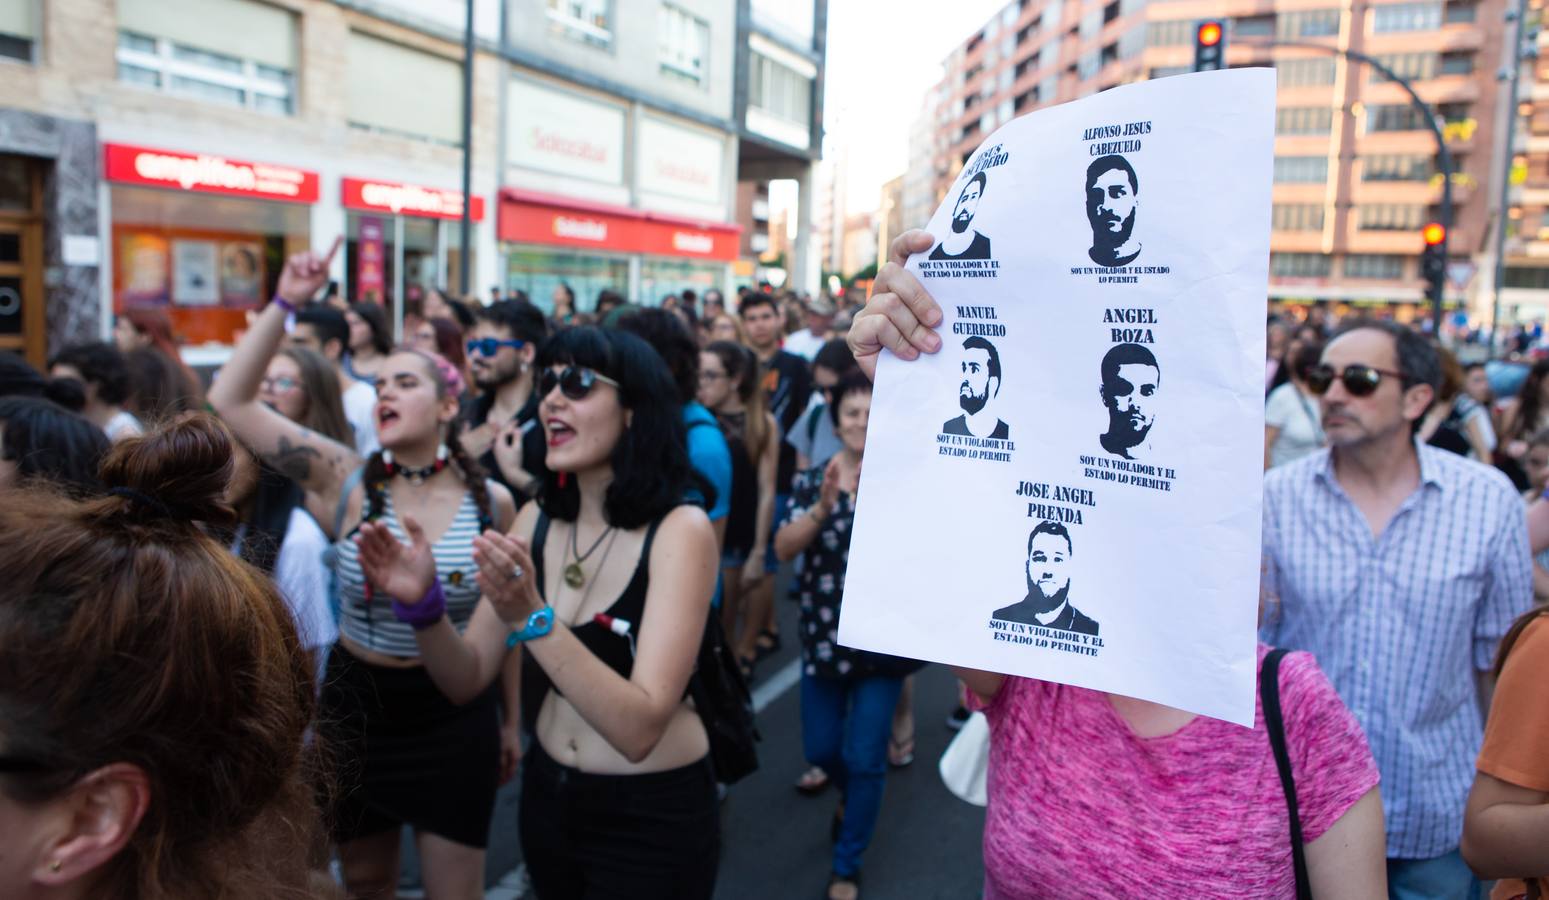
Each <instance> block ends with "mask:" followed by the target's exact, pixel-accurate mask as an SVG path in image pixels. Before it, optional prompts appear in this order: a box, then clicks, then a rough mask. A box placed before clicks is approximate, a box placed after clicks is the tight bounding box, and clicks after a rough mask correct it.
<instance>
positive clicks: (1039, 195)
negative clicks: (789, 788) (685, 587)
mask: <svg viewBox="0 0 1549 900" xmlns="http://www.w3.org/2000/svg"><path fill="white" fill-rule="evenodd" d="M1274 118H1275V76H1274V72H1273V71H1272V70H1269V69H1237V70H1230V71H1223V72H1211V73H1202V74H1196V75H1182V76H1175V77H1171V78H1164V79H1159V80H1156V81H1149V82H1143V83H1139V84H1133V85H1126V86H1123V87H1118V88H1115V89H1113V90H1110V91H1105V92H1103V93H1101V94H1097V95H1095V96H1092V97H1088V98H1086V99H1083V100H1079V101H1076V102H1073V103H1068V104H1065V105H1062V106H1057V107H1052V108H1049V109H1046V110H1041V111H1038V112H1035V113H1032V114H1029V115H1026V116H1023V117H1021V118H1018V119H1015V120H1013V121H1011V122H1009V123H1007V124H1006V125H1004V126H1002V127H1001V128H1000V129H999V130H997V131H996V132H995V133H994V134H992V135H990V136H989V137H988V138H987V139H986V140H985V141H984V143H983V144H982V145H981V146H980V147H979V149H978V150H976V151H975V152H974V153H973V155H972V156H971V157H970V158H969V159H968V162H967V164H966V165H965V166H964V168H963V170H962V172H961V174H959V176H958V177H957V180H956V182H955V183H954V184H953V185H952V187H951V188H950V190H949V191H948V192H947V194H946V197H945V198H944V200H943V201H942V205H941V208H940V209H938V210H937V211H936V214H935V215H934V216H933V217H932V218H931V221H930V224H929V226H928V230H929V231H930V232H931V234H932V235H934V236H936V239H937V243H936V245H935V246H934V247H932V248H931V249H930V250H929V251H927V252H925V253H922V254H918V255H916V256H915V257H914V258H912V259H911V260H910V261H909V263H908V268H909V270H910V271H912V272H913V273H914V274H915V275H916V277H918V278H919V279H920V281H921V283H922V284H923V285H924V286H925V288H926V289H927V290H928V291H930V292H931V294H932V296H934V297H935V298H936V300H937V302H938V303H939V304H940V305H941V307H942V310H943V312H944V313H945V320H944V321H943V322H942V323H941V325H940V327H939V328H938V329H937V333H938V334H939V335H940V337H941V338H942V342H943V347H942V349H941V351H940V352H939V353H936V354H925V355H922V356H921V358H920V359H919V360H918V361H914V362H903V361H901V360H899V359H897V358H896V357H894V356H893V355H892V354H891V353H890V352H888V351H884V352H883V354H882V359H881V360H880V362H879V365H878V369H877V378H876V392H875V394H874V395H873V398H872V406H871V418H870V424H869V427H868V432H867V442H866V455H865V464H864V469H863V473H862V481H861V485H860V488H859V490H858V492H857V501H858V506H857V511H856V519H855V531H854V536H853V539H852V542H851V545H850V558H849V569H848V571H847V574H846V581H845V589H844V602H843V606H842V614H841V618H840V625H839V640H840V642H841V643H843V644H845V645H846V646H851V647H858V648H862V649H866V650H874V651H879V652H885V653H892V654H896V655H899V656H906V657H912V658H915V659H924V660H930V661H933V662H941V663H948V664H953V665H961V666H967V667H970V668H976V669H984V670H987V671H994V672H1004V673H1008V674H1014V675H1022V676H1027V677H1032V678H1040V679H1045V680H1049V681H1056V682H1061V683H1065V684H1072V685H1078V686H1081V687H1086V688H1091V689H1094V690H1101V691H1107V692H1110V693H1115V694H1122V695H1126V696H1131V697H1138V698H1141V699H1145V700H1150V701H1153V702H1157V703H1163V704H1166V705H1168V706H1173V707H1176V708H1179V709H1184V710H1188V711H1191V712H1195V713H1199V714H1202V715H1208V716H1213V717H1216V718H1220V719H1224V720H1227V721H1231V722H1236V723H1239V724H1243V725H1250V726H1251V724H1252V722H1253V715H1254V692H1255V672H1256V669H1257V660H1256V646H1257V640H1256V636H1255V627H1256V622H1257V615H1258V596H1259V594H1258V589H1259V560H1260V533H1259V532H1260V504H1261V498H1262V482H1263V459H1264V316H1265V303H1266V297H1267V288H1268V266H1269V231H1270V185H1271V173H1272V165H1273V163H1272V160H1273V152H1274Z"/></svg>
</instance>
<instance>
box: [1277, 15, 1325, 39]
mask: <svg viewBox="0 0 1549 900" xmlns="http://www.w3.org/2000/svg"><path fill="white" fill-rule="evenodd" d="M1276 26H1277V27H1276V29H1275V36H1276V37H1278V38H1280V39H1282V40H1285V39H1294V38H1309V37H1333V36H1335V35H1337V34H1339V10H1337V9H1302V10H1297V11H1295V12H1285V13H1281V14H1280V18H1279V21H1278V22H1276Z"/></svg>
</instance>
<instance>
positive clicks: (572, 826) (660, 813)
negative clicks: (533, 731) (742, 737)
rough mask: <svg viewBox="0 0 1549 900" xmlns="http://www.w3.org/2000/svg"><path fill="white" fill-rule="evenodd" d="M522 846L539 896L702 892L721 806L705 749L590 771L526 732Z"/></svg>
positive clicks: (621, 898) (683, 897) (640, 897)
mask: <svg viewBox="0 0 1549 900" xmlns="http://www.w3.org/2000/svg"><path fill="white" fill-rule="evenodd" d="M520 828H521V835H522V856H523V857H524V859H525V860H526V862H527V873H528V875H530V876H531V877H532V886H533V891H534V893H536V894H537V895H538V898H539V900H626V898H627V900H657V898H660V900H710V897H711V896H712V895H713V894H714V893H715V873H716V867H717V866H718V864H719V862H720V851H721V836H720V807H719V803H718V801H717V798H716V792H715V778H714V776H712V775H711V773H710V763H709V760H708V759H704V760H700V761H699V762H697V763H693V764H692V765H687V766H684V767H683V768H681V769H671V770H669V771H666V772H651V773H649V774H645V775H591V774H587V773H585V772H581V771H578V770H576V769H572V768H570V767H568V766H564V765H561V764H559V763H558V762H555V761H554V759H553V758H552V757H550V756H549V755H548V754H547V753H544V752H543V747H542V746H541V745H540V744H539V743H538V742H537V741H536V740H534V741H532V743H531V744H530V745H529V747H528V750H527V756H526V758H525V759H523V760H522V800H521V812H520Z"/></svg>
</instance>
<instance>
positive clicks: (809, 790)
mask: <svg viewBox="0 0 1549 900" xmlns="http://www.w3.org/2000/svg"><path fill="white" fill-rule="evenodd" d="M827 788H828V773H827V772H825V771H823V770H822V769H820V768H818V767H817V766H813V767H812V768H810V769H808V770H807V771H805V772H803V773H801V777H800V778H798V779H796V790H798V791H800V792H801V793H803V794H806V795H807V796H809V797H815V796H817V795H818V794H821V793H823V791H825V790H827Z"/></svg>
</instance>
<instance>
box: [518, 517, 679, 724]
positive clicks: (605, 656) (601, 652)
mask: <svg viewBox="0 0 1549 900" xmlns="http://www.w3.org/2000/svg"><path fill="white" fill-rule="evenodd" d="M660 524H661V519H657V520H656V521H655V522H652V523H651V525H650V527H649V528H648V529H646V532H645V544H644V545H642V546H641V548H640V560H639V561H638V562H636V563H635V574H634V575H633V576H631V577H630V579H629V584H627V585H625V586H624V591H623V593H621V594H619V596H618V599H617V600H614V601H613V604H612V605H611V606H609V607H608V608H607V609H605V610H603V612H604V613H605V614H606V615H609V616H612V617H613V618H615V619H623V620H624V621H626V622H628V623H629V635H627V636H626V635H618V634H614V633H613V632H611V631H609V630H608V629H606V628H604V627H602V626H601V625H599V624H597V623H596V622H595V621H594V620H592V619H587V620H586V621H585V622H582V623H580V624H579V625H572V626H570V631H571V633H573V634H574V635H575V636H576V639H577V640H579V641H580V642H581V644H582V646H584V647H586V649H588V650H590V651H591V652H592V654H593V655H595V656H596V657H597V658H598V659H600V660H602V661H603V662H604V663H605V664H606V665H607V666H608V668H610V669H612V670H613V671H615V672H617V673H619V674H620V675H622V676H624V677H625V678H628V677H629V676H630V674H632V673H633V672H634V670H635V650H634V648H635V641H638V640H640V619H641V617H642V615H643V614H644V613H645V589H646V587H647V585H648V584H649V583H650V572H649V570H650V567H651V566H650V560H651V542H652V541H654V540H655V539H656V527H657V526H658V525H660ZM548 535H549V516H548V513H539V514H538V524H537V525H536V526H535V527H534V528H533V534H532V562H533V574H534V576H535V577H536V578H537V579H538V594H539V596H543V593H544V591H543V586H544V584H545V583H546V581H545V579H544V577H543V544H544V541H545V540H546V539H547V538H548ZM543 599H544V600H547V599H548V597H546V596H544V597H543ZM631 637H632V638H633V640H631ZM550 690H552V691H554V692H555V693H559V688H557V687H555V686H554V682H553V681H551V680H550V679H549V673H548V672H545V671H544V670H543V666H541V665H539V664H538V661H537V660H535V659H533V656H532V654H531V653H524V654H522V724H523V725H524V726H525V727H526V728H527V730H528V731H530V732H531V731H536V729H537V725H538V711H539V710H540V709H542V708H543V701H544V700H545V699H546V698H547V697H548V695H549V691H550ZM561 696H563V694H561Z"/></svg>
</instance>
